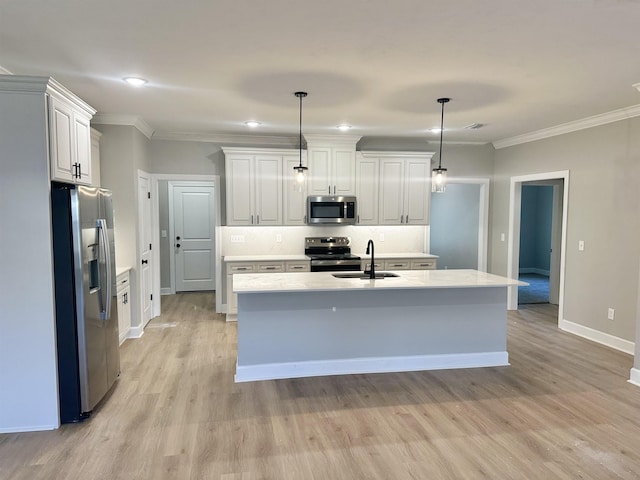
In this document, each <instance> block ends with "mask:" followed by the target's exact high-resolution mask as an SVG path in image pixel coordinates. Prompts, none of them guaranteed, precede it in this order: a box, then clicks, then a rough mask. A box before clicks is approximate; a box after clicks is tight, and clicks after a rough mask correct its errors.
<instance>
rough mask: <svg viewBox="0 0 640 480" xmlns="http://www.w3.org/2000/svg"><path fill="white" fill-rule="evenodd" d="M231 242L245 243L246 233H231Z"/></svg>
mask: <svg viewBox="0 0 640 480" xmlns="http://www.w3.org/2000/svg"><path fill="white" fill-rule="evenodd" d="M231 243H244V235H231Z"/></svg>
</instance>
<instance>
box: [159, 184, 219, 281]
mask: <svg viewBox="0 0 640 480" xmlns="http://www.w3.org/2000/svg"><path fill="white" fill-rule="evenodd" d="M170 190H171V196H172V197H173V222H172V224H173V228H172V229H171V231H172V235H173V238H172V243H173V256H174V259H175V260H174V261H175V263H174V264H175V268H174V280H175V291H176V292H186V291H202V290H215V288H216V282H215V278H216V275H215V272H216V269H215V259H216V256H215V191H214V186H213V185H212V184H209V185H205V184H201V185H177V184H173V183H172V184H170ZM170 221H171V220H170Z"/></svg>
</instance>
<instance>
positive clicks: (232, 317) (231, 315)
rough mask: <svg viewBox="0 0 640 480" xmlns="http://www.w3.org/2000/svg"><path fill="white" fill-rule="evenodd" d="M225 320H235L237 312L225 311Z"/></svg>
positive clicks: (236, 319)
mask: <svg viewBox="0 0 640 480" xmlns="http://www.w3.org/2000/svg"><path fill="white" fill-rule="evenodd" d="M226 319H227V322H237V321H238V314H237V313H227V315H226Z"/></svg>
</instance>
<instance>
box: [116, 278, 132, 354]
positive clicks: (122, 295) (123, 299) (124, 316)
mask: <svg viewBox="0 0 640 480" xmlns="http://www.w3.org/2000/svg"><path fill="white" fill-rule="evenodd" d="M130 291H131V289H130V287H129V286H127V287H125V288H124V289H123V290H121V291H120V292H119V293H118V332H119V335H120V344H121V345H122V342H124V341H125V339H126V338H127V334H128V333H129V330H130V329H131V304H130V303H129V297H130V296H131V295H130Z"/></svg>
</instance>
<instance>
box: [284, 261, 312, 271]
mask: <svg viewBox="0 0 640 480" xmlns="http://www.w3.org/2000/svg"><path fill="white" fill-rule="evenodd" d="M285 269H286V271H287V272H310V271H311V265H310V264H309V262H296V263H292V262H288V263H286V264H285Z"/></svg>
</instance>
